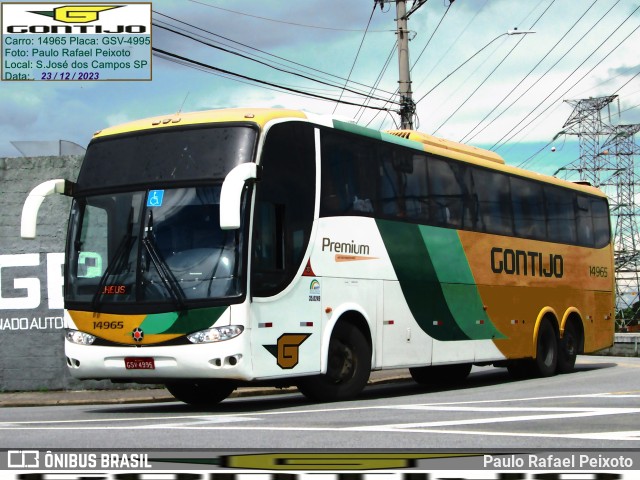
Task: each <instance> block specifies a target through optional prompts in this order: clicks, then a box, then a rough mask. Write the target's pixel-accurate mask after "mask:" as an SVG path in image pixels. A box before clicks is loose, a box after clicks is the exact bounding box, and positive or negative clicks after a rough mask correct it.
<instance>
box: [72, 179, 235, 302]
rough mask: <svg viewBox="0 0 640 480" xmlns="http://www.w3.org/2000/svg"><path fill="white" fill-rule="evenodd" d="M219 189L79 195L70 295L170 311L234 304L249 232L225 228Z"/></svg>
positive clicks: (74, 214) (81, 299)
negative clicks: (197, 306)
mask: <svg viewBox="0 0 640 480" xmlns="http://www.w3.org/2000/svg"><path fill="white" fill-rule="evenodd" d="M220 188H221V187H220V186H219V185H218V186H211V187H188V188H175V189H156V190H146V191H133V192H123V193H114V194H101V195H93V196H86V197H79V198H76V199H75V201H74V203H73V206H72V211H71V225H70V237H69V238H70V239H71V241H70V245H69V256H68V258H69V260H70V261H69V265H68V268H67V279H66V284H67V286H68V288H67V289H66V292H65V300H66V301H67V302H68V303H69V304H73V305H75V308H79V309H82V305H84V307H85V308H92V309H97V310H98V311H101V310H102V311H108V310H114V309H113V307H114V306H115V305H122V306H124V305H127V306H128V309H129V311H132V306H133V305H136V304H142V305H144V304H145V302H149V303H152V304H153V305H154V306H157V308H158V309H159V310H165V311H169V310H173V311H177V310H182V309H184V308H185V307H186V306H188V304H190V303H191V304H192V303H194V302H196V303H197V304H198V305H202V303H203V302H204V301H207V300H210V301H212V302H214V303H215V302H220V301H221V300H226V303H234V299H239V297H240V296H241V295H242V293H243V284H242V282H241V276H242V268H241V267H242V261H241V252H242V238H243V236H244V235H243V233H242V228H241V229H238V230H228V231H223V230H221V229H220ZM110 306H111V308H109V307H110ZM104 307H106V308H104ZM145 308H146V309H147V311H148V309H149V305H148V304H147V305H146V306H145ZM133 310H135V308H133ZM114 311H115V310H114Z"/></svg>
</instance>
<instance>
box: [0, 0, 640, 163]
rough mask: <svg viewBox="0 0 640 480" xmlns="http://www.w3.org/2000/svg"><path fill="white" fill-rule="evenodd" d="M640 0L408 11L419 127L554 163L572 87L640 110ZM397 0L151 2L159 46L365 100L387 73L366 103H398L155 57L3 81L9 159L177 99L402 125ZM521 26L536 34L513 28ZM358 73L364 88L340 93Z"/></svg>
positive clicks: (184, 104)
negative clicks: (107, 75)
mask: <svg viewBox="0 0 640 480" xmlns="http://www.w3.org/2000/svg"><path fill="white" fill-rule="evenodd" d="M69 3H73V2H69ZM412 4H413V0H409V1H408V7H411V6H412ZM638 6H639V4H638V2H637V0H518V1H513V0H455V1H454V2H451V1H450V0H428V1H427V2H426V3H424V4H423V5H421V6H420V7H419V8H418V9H417V10H416V11H415V12H414V13H413V14H412V15H411V16H410V18H409V30H410V31H411V34H410V38H411V41H410V46H409V49H410V50H409V57H410V63H411V65H412V70H411V80H412V91H413V98H414V101H417V118H416V127H417V129H418V130H420V131H422V132H425V133H429V134H435V135H436V136H440V137H444V138H448V139H450V140H455V141H463V142H464V143H468V144H471V145H475V146H479V147H483V148H489V149H492V150H494V151H496V152H497V153H499V154H500V155H502V156H503V157H504V158H505V160H506V161H507V163H508V164H511V165H516V166H518V165H523V166H525V167H526V168H529V169H531V170H534V171H538V172H541V173H548V174H552V173H554V172H555V171H556V170H557V169H558V168H560V167H562V166H564V165H566V164H569V163H571V162H573V161H575V160H576V159H577V158H578V156H579V148H578V145H577V137H576V136H575V135H560V136H559V137H558V138H557V139H556V140H555V141H554V140H553V139H554V136H556V134H558V133H559V132H561V131H562V130H563V124H564V123H565V121H566V120H567V119H568V118H569V116H570V114H571V113H572V110H573V107H572V106H571V104H569V103H567V102H566V100H578V99H583V98H589V97H600V96H608V95H618V97H617V98H616V100H615V101H614V102H613V103H611V105H610V108H605V109H604V110H603V111H602V119H603V121H604V122H606V123H608V124H611V125H618V124H633V123H640V75H639V73H640V49H638V47H637V45H638V44H639V43H640V9H638ZM395 8H396V6H395V3H385V4H384V5H382V8H381V6H380V4H379V3H378V4H377V5H374V1H373V0H299V1H295V2H294V1H285V0H260V1H257V0H244V1H241V2H240V1H231V0H157V1H154V2H153V23H154V27H153V34H152V44H153V47H154V48H157V49H160V50H164V51H167V52H170V53H172V54H174V55H179V56H182V57H187V58H189V59H192V60H195V61H198V62H200V63H201V64H204V65H209V66H213V67H216V68H218V69H222V70H226V71H229V72H233V73H236V74H240V75H243V76H245V77H251V78H254V79H258V80H260V81H263V82H269V83H271V84H275V85H279V86H284V87H286V88H290V89H294V90H299V91H303V92H309V93H312V94H314V95H318V96H322V97H328V98H329V99H334V100H335V99H338V98H340V99H341V100H343V101H346V102H352V103H355V104H358V105H361V104H363V103H365V99H366V97H365V95H366V94H369V93H370V92H371V91H372V90H371V88H372V86H374V85H375V84H376V82H377V81H378V79H380V82H379V84H378V85H377V88H378V90H375V93H374V95H375V96H376V97H377V98H379V99H384V100H385V101H383V100H372V101H371V102H370V103H367V105H368V106H374V107H379V108H386V109H390V111H389V112H385V111H380V110H374V109H370V108H364V109H362V108H360V107H358V106H352V105H345V104H338V103H336V102H335V101H334V100H325V99H319V98H312V97H309V96H305V95H302V94H300V93H293V92H290V91H283V90H282V89H280V88H276V87H274V86H267V85H264V84H257V83H256V82H253V81H249V80H247V79H246V78H245V79H242V78H238V77H237V76H233V75H229V74H224V75H223V74H220V73H219V72H215V71H212V70H211V69H208V68H207V69H203V68H202V67H201V68H199V69H195V68H191V67H188V66H185V65H184V64H180V63H176V62H173V61H170V60H168V59H167V58H166V57H163V56H159V55H154V56H153V68H152V72H153V79H152V80H151V81H81V82H80V81H75V82H45V81H32V82H17V81H0V157H5V156H6V157H16V156H19V155H20V153H19V152H18V151H17V150H16V149H15V148H14V147H13V146H12V145H11V143H10V142H11V141H33V140H38V141H55V140H68V141H71V142H75V143H78V144H80V145H83V146H86V145H87V144H88V142H89V141H90V139H91V136H92V134H93V133H94V132H95V131H97V130H100V129H102V128H104V127H106V126H112V125H116V124H119V123H122V122H126V121H129V120H134V119H138V118H145V117H149V116H155V115H162V114H170V113H175V112H177V111H179V110H181V111H197V110H206V109H217V108H226V107H247V106H248V107H252V106H253V107H286V108H294V109H302V110H305V111H309V112H312V113H317V114H327V115H336V116H339V117H341V118H349V119H356V121H357V122H358V123H359V124H361V125H364V126H369V127H371V128H375V129H382V130H384V129H394V128H397V124H398V123H399V117H398V115H397V113H396V112H395V111H394V110H396V109H397V105H396V104H393V103H388V102H386V100H393V101H397V95H395V93H396V89H397V81H398V60H397V53H396V52H395V51H393V47H394V45H395V42H396V34H395V28H396V25H395V18H396V15H395ZM162 27H164V28H162ZM516 28H517V29H518V30H520V31H529V30H530V31H534V32H535V33H529V34H526V35H506V33H507V31H509V30H513V29H516ZM168 29H171V30H174V31H178V32H181V33H183V34H187V35H189V36H191V37H192V38H187V37H185V36H181V35H178V34H176V33H174V32H171V31H170V30H168ZM194 38H196V39H198V40H200V41H201V42H204V43H208V44H209V45H206V44H204V43H201V42H198V41H195V40H194ZM240 44H242V45H240ZM211 45H215V46H217V47H222V48H224V49H226V50H227V51H224V50H222V49H220V48H214V47H212V46H211ZM234 53H235V54H234ZM237 53H242V55H244V57H242V56H239V55H236V54H237ZM256 56H259V57H260V59H259V61H260V62H262V63H258V62H257V61H255V60H256V59H257V57H256ZM246 57H250V58H246ZM387 60H389V61H388V67H387V68H386V69H384V67H385V63H387ZM265 63H266V64H268V65H264V64H265ZM276 63H277V65H276ZM273 67H277V68H273ZM283 70H284V71H283ZM291 72H295V73H298V74H300V75H302V76H299V75H293V74H292V73H291ZM347 78H349V79H350V80H351V82H350V83H349V88H350V89H352V90H357V91H358V92H362V93H360V94H355V93H352V92H350V91H344V92H343V93H341V87H342V86H344V85H345V83H346V79H347ZM313 79H322V81H323V82H325V83H329V84H330V85H326V84H325V83H318V82H315V81H313Z"/></svg>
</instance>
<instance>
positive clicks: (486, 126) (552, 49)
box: [460, 0, 598, 142]
mask: <svg viewBox="0 0 640 480" xmlns="http://www.w3.org/2000/svg"><path fill="white" fill-rule="evenodd" d="M597 2H598V0H594V2H593V3H592V4H591V6H589V8H587V9H586V10H585V11H584V13H583V14H582V15H581V16H580V18H578V20H576V21H575V22H574V24H573V25H572V26H571V28H569V30H567V31H566V32H565V34H564V35H563V36H562V38H560V40H558V41H557V42H556V44H555V45H554V46H553V47H551V49H550V50H549V51H548V52H547V53H546V54H545V55H544V56H543V57H542V58H541V59H540V61H539V62H538V63H536V64H535V66H534V67H533V68H532V69H531V70H529V72H528V73H527V74H526V75H525V76H524V77H523V78H522V80H520V82H518V84H517V85H516V86H515V87H513V88H512V89H511V91H510V92H509V93H507V94H506V95H505V96H504V97H503V98H502V100H500V102H499V103H498V104H496V106H495V107H493V108H492V109H491V111H490V112H489V113H487V114H486V115H485V116H484V118H483V119H482V120H480V121H479V122H478V123H477V124H476V126H475V127H473V128H472V129H471V130H470V131H469V133H467V134H466V135H465V136H464V137H462V139H461V140H460V141H461V142H463V141H464V140H465V139H466V138H467V137H468V136H469V135H470V134H471V133H472V132H473V131H474V130H475V129H476V128H478V127H479V126H480V125H481V124H482V122H484V121H485V120H486V119H487V118H489V116H490V115H491V114H492V113H493V112H495V111H496V110H497V109H498V107H499V106H500V105H502V103H503V102H505V101H506V100H507V98H509V96H511V94H512V93H513V92H515V91H516V90H517V89H518V87H519V86H520V85H522V84H523V83H524V81H525V80H526V79H527V78H529V76H530V75H531V74H532V73H533V72H534V71H535V69H536V68H538V67H539V66H540V64H541V63H542V62H543V61H544V60H545V59H546V58H547V57H548V56H549V55H550V54H551V52H553V51H554V50H555V49H556V47H557V46H558V45H560V43H562V41H563V40H564V39H565V38H566V37H567V35H569V33H570V32H571V30H573V29H574V28H575V27H576V25H578V23H580V21H581V20H582V19H583V18H584V16H585V15H586V14H587V13H588V12H589V10H591V8H593V6H594V5H595V4H596V3H597ZM572 48H573V47H572ZM569 51H570V50H569ZM567 53H568V52H567ZM565 55H566V54H565ZM543 76H544V75H543ZM541 78H542V77H541ZM539 81H540V79H538V80H537V81H536V82H534V83H533V84H532V85H530V86H529V88H528V89H527V90H525V91H524V92H523V94H522V95H521V96H520V97H518V99H516V101H515V102H517V101H518V100H519V99H520V98H522V96H523V95H524V94H526V93H527V92H528V91H530V90H531V88H532V87H533V86H534V85H536V84H537V83H538V82H539ZM515 102H513V103H512V104H511V105H509V106H508V107H507V108H505V109H504V110H503V111H502V112H500V113H499V114H498V115H497V116H496V117H495V118H493V120H491V121H490V122H489V123H487V124H486V125H485V126H484V127H483V128H482V129H480V130H479V131H478V132H477V133H475V134H474V135H473V136H472V137H470V138H469V141H472V140H473V139H474V138H476V137H477V136H478V135H479V134H480V133H482V132H483V131H484V130H486V129H487V128H488V127H489V126H490V125H492V124H493V122H495V121H496V120H497V119H498V118H500V117H501V116H502V115H503V114H504V113H505V112H506V111H507V110H509V108H511V107H512V106H513V105H514V104H515Z"/></svg>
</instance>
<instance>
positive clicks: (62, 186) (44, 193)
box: [20, 179, 75, 239]
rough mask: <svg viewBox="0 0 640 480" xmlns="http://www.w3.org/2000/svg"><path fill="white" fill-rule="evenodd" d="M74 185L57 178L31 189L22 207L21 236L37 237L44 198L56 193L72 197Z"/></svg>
mask: <svg viewBox="0 0 640 480" xmlns="http://www.w3.org/2000/svg"><path fill="white" fill-rule="evenodd" d="M74 187H75V183H73V182H70V181H69V180H64V179H56V180H48V181H46V182H43V183H41V184H40V185H38V186H36V187H35V188H34V189H33V190H31V192H29V195H28V196H27V199H26V200H25V202H24V206H23V207H22V219H21V223H20V236H21V237H22V238H25V239H33V238H36V225H37V222H38V211H39V210H40V206H41V205H42V202H43V201H44V199H45V198H46V197H48V196H49V195H53V194H54V193H59V194H61V195H66V196H68V197H70V196H72V195H73V189H74Z"/></svg>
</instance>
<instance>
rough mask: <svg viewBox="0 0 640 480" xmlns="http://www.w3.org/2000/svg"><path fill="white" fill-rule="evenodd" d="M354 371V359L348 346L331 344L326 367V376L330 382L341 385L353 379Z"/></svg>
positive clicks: (339, 342) (337, 342) (337, 343)
mask: <svg viewBox="0 0 640 480" xmlns="http://www.w3.org/2000/svg"><path fill="white" fill-rule="evenodd" d="M355 370H356V357H355V355H354V354H353V350H352V349H351V348H350V347H349V345H346V344H344V343H342V342H341V341H335V342H332V343H331V350H330V352H329V363H328V365H327V376H328V377H329V378H330V379H331V381H333V382H334V383H342V382H344V381H346V380H349V379H350V378H352V377H353V374H354V372H355Z"/></svg>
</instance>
